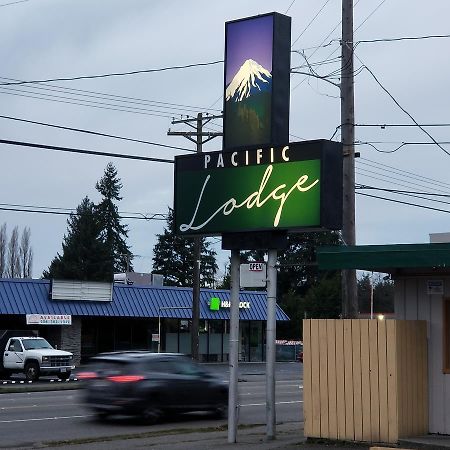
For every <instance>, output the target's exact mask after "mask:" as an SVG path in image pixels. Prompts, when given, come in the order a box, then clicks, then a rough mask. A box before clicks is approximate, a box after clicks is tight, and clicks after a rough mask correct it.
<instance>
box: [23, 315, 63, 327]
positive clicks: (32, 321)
mask: <svg viewBox="0 0 450 450" xmlns="http://www.w3.org/2000/svg"><path fill="white" fill-rule="evenodd" d="M26 322H27V325H72V316H71V315H70V314H27V315H26Z"/></svg>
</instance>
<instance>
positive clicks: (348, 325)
mask: <svg viewBox="0 0 450 450" xmlns="http://www.w3.org/2000/svg"><path fill="white" fill-rule="evenodd" d="M343 322H344V352H343V356H344V390H345V392H344V408H343V409H344V411H345V439H346V440H349V441H352V440H354V439H355V432H354V430H355V426H354V414H353V363H352V361H353V354H352V353H353V352H352V321H351V320H344V321H343Z"/></svg>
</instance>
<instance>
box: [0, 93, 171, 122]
mask: <svg viewBox="0 0 450 450" xmlns="http://www.w3.org/2000/svg"><path fill="white" fill-rule="evenodd" d="M0 90H1V91H3V92H4V93H9V91H13V92H19V93H21V92H25V93H27V94H35V95H41V96H43V97H44V100H45V99H46V97H50V98H51V99H52V98H56V99H63V100H76V101H79V102H84V103H83V104H84V105H85V106H92V105H106V106H113V107H116V106H119V107H122V106H121V105H116V104H114V103H105V102H97V101H95V100H84V99H77V98H73V97H65V96H62V95H55V94H45V93H42V92H38V93H35V92H33V91H26V90H23V89H14V88H2V87H0ZM5 90H6V92H5ZM17 95H18V96H24V97H26V95H22V94H17ZM91 104H92V105H91ZM123 107H124V108H126V109H130V110H132V111H134V110H136V111H144V112H150V113H155V114H153V115H156V116H160V117H169V118H170V117H172V116H171V115H169V114H168V112H167V111H162V110H160V109H148V108H140V107H138V106H123Z"/></svg>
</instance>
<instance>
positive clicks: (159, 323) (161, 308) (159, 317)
mask: <svg viewBox="0 0 450 450" xmlns="http://www.w3.org/2000/svg"><path fill="white" fill-rule="evenodd" d="M171 309H189V310H191V309H192V308H191V307H190V306H158V353H161V311H166V310H171Z"/></svg>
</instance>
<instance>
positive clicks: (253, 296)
mask: <svg viewBox="0 0 450 450" xmlns="http://www.w3.org/2000/svg"><path fill="white" fill-rule="evenodd" d="M50 289H51V285H50V281H49V280H30V279H0V315H22V314H70V315H72V316H94V317H135V318H150V317H158V316H160V317H165V318H180V319H189V318H191V308H192V289H191V288H176V287H169V286H165V287H154V286H128V285H118V284H115V285H114V288H113V300H112V302H92V301H73V300H67V301H64V300H58V301H55V300H51V298H50ZM212 297H217V298H219V299H220V300H221V303H222V305H221V307H220V308H219V310H218V311H211V309H210V306H209V303H210V299H211V298H212ZM229 300H230V291H227V290H219V289H202V290H201V292H200V318H201V319H209V320H212V319H219V320H228V319H229V318H230V315H229V313H230V309H229V307H227V305H226V303H227V301H229ZM239 300H240V302H245V303H244V305H245V306H248V307H247V308H241V309H240V310H239V318H240V320H264V321H265V320H266V319H267V293H266V292H263V291H242V292H240V294H239ZM276 319H277V320H279V321H285V320H289V317H288V316H287V315H286V314H285V313H284V311H283V310H282V309H281V308H280V307H279V306H278V305H277V310H276Z"/></svg>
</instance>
